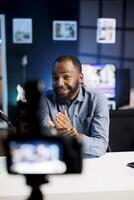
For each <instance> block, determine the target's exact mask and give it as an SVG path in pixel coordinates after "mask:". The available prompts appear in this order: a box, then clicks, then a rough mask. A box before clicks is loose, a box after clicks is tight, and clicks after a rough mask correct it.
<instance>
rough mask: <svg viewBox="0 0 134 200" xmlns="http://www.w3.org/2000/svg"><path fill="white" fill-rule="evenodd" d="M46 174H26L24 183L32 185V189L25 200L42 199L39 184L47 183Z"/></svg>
mask: <svg viewBox="0 0 134 200" xmlns="http://www.w3.org/2000/svg"><path fill="white" fill-rule="evenodd" d="M48 182H49V181H48V180H47V176H46V175H38V174H32V175H26V183H27V185H30V186H31V187H32V191H31V194H30V196H29V197H28V199H27V200H43V195H42V192H41V190H40V185H42V184H45V183H48Z"/></svg>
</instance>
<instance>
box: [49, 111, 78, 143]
mask: <svg viewBox="0 0 134 200" xmlns="http://www.w3.org/2000/svg"><path fill="white" fill-rule="evenodd" d="M48 125H49V127H51V128H53V127H55V125H54V123H53V121H49V122H48ZM55 128H57V132H58V134H59V135H64V136H75V137H77V138H79V139H80V140H81V141H82V135H81V134H80V133H78V132H77V130H76V129H75V128H73V126H72V122H71V120H70V119H69V117H68V114H67V112H66V111H65V112H64V113H61V112H59V113H58V114H57V126H56V127H55Z"/></svg>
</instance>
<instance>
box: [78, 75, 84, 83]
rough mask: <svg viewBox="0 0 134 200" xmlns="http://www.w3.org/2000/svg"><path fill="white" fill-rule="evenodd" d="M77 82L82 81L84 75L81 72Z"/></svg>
mask: <svg viewBox="0 0 134 200" xmlns="http://www.w3.org/2000/svg"><path fill="white" fill-rule="evenodd" d="M79 83H84V76H83V74H82V73H81V74H80V75H79Z"/></svg>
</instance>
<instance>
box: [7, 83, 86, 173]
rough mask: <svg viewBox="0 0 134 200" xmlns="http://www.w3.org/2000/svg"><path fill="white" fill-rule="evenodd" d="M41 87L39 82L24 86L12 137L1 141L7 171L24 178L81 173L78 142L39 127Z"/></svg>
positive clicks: (72, 138) (80, 146) (79, 144)
mask: <svg viewBox="0 0 134 200" xmlns="http://www.w3.org/2000/svg"><path fill="white" fill-rule="evenodd" d="M42 88H43V87H42V82H40V81H29V82H27V83H25V85H24V93H25V98H24V99H26V101H24V102H21V101H19V102H18V107H17V110H18V112H17V131H16V134H13V135H9V136H8V137H7V139H6V141H5V151H6V155H7V169H8V172H9V173H12V174H24V175H29V174H30V175H33V174H34V175H41V174H44V175H47V174H68V173H81V171H82V144H81V142H80V141H79V139H77V138H75V137H73V136H58V135H54V134H52V133H54V132H55V133H56V129H55V130H54V129H52V128H47V127H45V128H44V127H41V126H40V120H39V119H40V117H39V105H40V100H41V97H42V90H41V89H42ZM24 125H25V126H24Z"/></svg>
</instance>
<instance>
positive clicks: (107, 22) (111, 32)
mask: <svg viewBox="0 0 134 200" xmlns="http://www.w3.org/2000/svg"><path fill="white" fill-rule="evenodd" d="M96 41H97V43H115V42H116V19H114V18H98V19H97V34H96Z"/></svg>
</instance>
